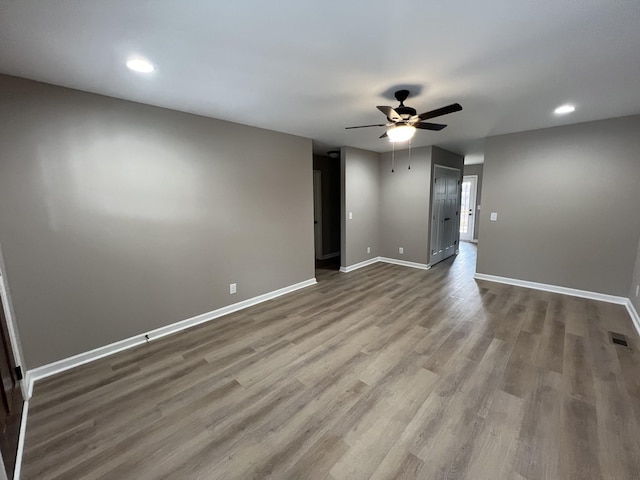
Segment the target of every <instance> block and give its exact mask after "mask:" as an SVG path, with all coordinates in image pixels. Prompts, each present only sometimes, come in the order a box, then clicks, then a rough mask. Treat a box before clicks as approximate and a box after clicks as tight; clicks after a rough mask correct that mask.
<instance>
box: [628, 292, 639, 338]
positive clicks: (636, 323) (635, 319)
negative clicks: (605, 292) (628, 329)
mask: <svg viewBox="0 0 640 480" xmlns="http://www.w3.org/2000/svg"><path fill="white" fill-rule="evenodd" d="M625 307H627V312H629V316H630V317H631V322H632V323H633V326H634V327H635V328H636V332H638V335H640V316H639V315H638V311H637V310H636V307H634V306H633V303H631V299H630V298H627V303H626V304H625Z"/></svg>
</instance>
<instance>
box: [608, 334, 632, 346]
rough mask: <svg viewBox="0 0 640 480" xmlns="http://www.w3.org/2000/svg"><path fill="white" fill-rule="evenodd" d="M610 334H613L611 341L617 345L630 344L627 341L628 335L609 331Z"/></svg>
mask: <svg viewBox="0 0 640 480" xmlns="http://www.w3.org/2000/svg"><path fill="white" fill-rule="evenodd" d="M609 335H610V336H611V341H612V342H613V343H615V344H616V345H622V346H623V347H628V346H629V344H628V343H627V337H626V336H625V335H623V334H622V333H616V332H609Z"/></svg>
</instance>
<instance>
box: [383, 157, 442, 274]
mask: <svg viewBox="0 0 640 480" xmlns="http://www.w3.org/2000/svg"><path fill="white" fill-rule="evenodd" d="M431 151H432V147H422V148H414V149H412V150H411V170H409V169H408V165H409V154H408V151H407V150H401V151H396V152H395V168H394V170H395V172H394V173H391V156H392V154H391V153H390V152H389V153H384V154H381V155H380V255H381V256H383V257H389V258H395V259H399V260H406V261H409V262H416V263H422V264H427V263H429V242H428V231H429V204H430V199H431ZM399 247H402V248H404V254H403V255H400V254H399V253H398V248H399Z"/></svg>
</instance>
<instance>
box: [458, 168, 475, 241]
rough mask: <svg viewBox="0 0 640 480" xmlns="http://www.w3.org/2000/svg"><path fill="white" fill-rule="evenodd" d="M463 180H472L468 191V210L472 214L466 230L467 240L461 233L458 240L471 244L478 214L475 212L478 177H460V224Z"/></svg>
mask: <svg viewBox="0 0 640 480" xmlns="http://www.w3.org/2000/svg"><path fill="white" fill-rule="evenodd" d="M465 179H470V180H473V182H472V188H471V189H469V210H471V211H472V212H473V218H472V221H471V223H470V225H469V229H468V236H469V238H466V236H465V237H464V238H463V235H462V232H460V240H464V241H467V242H472V241H473V236H474V234H475V228H476V215H477V214H478V212H477V211H476V204H477V201H478V175H463V176H462V183H461V184H460V187H461V188H460V195H461V197H460V223H462V185H463V184H464V182H465Z"/></svg>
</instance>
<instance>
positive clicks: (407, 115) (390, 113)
mask: <svg viewBox="0 0 640 480" xmlns="http://www.w3.org/2000/svg"><path fill="white" fill-rule="evenodd" d="M395 97H396V100H398V101H399V102H400V105H398V106H397V107H396V108H393V107H385V106H378V110H380V111H381V112H382V113H384V114H385V115H386V116H387V120H388V123H379V124H375V125H360V126H357V127H346V130H349V129H352V128H367V127H392V128H390V129H388V130H387V131H386V132H384V133H383V134H382V135H380V138H384V137H389V140H391V141H392V142H403V141H405V140H409V139H410V138H411V137H413V134H414V133H415V131H416V129H420V130H434V131H440V130H442V129H443V128H444V127H446V125H444V124H442V123H429V122H424V121H423V120H429V119H431V118H436V117H440V116H442V115H447V114H449V113H453V112H459V111H460V110H462V106H461V105H460V104H459V103H452V104H451V105H447V106H446V107H441V108H437V109H435V110H431V111H429V112H425V113H421V114H420V115H417V114H416V109H415V108H411V107H407V106H406V105H405V104H404V101H405V100H406V99H407V98H408V97H409V90H398V91H397V92H396V93H395Z"/></svg>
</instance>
